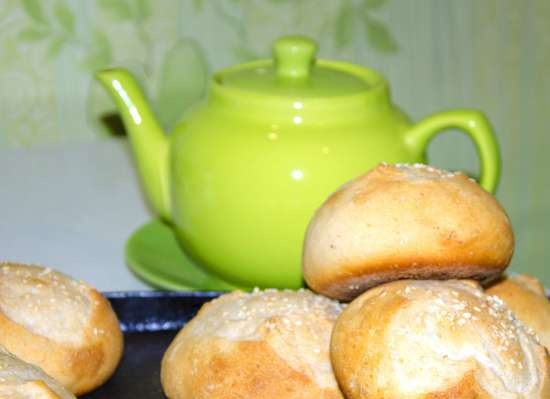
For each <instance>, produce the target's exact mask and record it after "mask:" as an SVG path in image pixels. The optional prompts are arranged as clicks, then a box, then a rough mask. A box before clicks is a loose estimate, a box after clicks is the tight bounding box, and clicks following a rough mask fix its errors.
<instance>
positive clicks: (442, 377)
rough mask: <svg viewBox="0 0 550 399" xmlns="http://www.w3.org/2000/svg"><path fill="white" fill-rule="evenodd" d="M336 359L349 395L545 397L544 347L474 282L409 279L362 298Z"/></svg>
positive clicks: (337, 334) (335, 338) (338, 335)
mask: <svg viewBox="0 0 550 399" xmlns="http://www.w3.org/2000/svg"><path fill="white" fill-rule="evenodd" d="M331 359H332V364H333V367H334V372H335V374H336V377H337V379H338V381H339V383H340V386H341V389H342V391H343V392H344V394H345V395H346V398H348V399H388V398H392V399H393V398H402V397H403V398H404V397H406V398H407V399H428V398H431V399H435V398H437V399H443V398H449V399H450V398H461V399H462V398H483V399H497V398H498V399H503V398H506V399H507V398H514V399H545V398H548V397H549V396H548V395H549V394H550V391H549V381H550V371H549V364H550V358H549V356H548V353H547V351H546V349H545V348H544V347H543V346H541V345H539V344H538V342H537V341H536V339H535V337H534V336H532V335H531V334H530V333H529V331H528V329H527V328H526V327H525V326H523V325H522V324H521V323H520V322H518V321H517V320H515V319H514V317H513V315H512V313H511V312H510V311H509V310H508V309H506V308H505V306H504V305H502V304H501V303H500V302H499V301H498V300H496V299H494V298H492V297H489V296H487V295H484V294H483V291H482V289H481V287H480V286H479V285H478V284H474V283H473V282H472V281H470V282H465V281H456V280H454V281H445V282H442V281H416V280H415V281H413V280H403V281H395V282H391V283H387V284H384V285H380V286H378V287H376V288H373V289H371V290H369V291H367V292H365V293H364V294H363V295H361V296H360V297H358V298H356V299H355V300H354V301H353V302H351V303H350V304H349V306H348V307H347V308H346V309H345V310H344V311H343V312H342V314H341V315H340V317H339V318H338V320H337V322H336V324H335V327H334V330H333V334H332V339H331Z"/></svg>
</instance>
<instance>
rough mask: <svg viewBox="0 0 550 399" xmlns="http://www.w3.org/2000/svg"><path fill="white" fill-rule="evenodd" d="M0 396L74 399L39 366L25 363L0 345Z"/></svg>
mask: <svg viewBox="0 0 550 399" xmlns="http://www.w3.org/2000/svg"><path fill="white" fill-rule="evenodd" d="M0 398H6V399H8V398H9V399H76V398H75V396H74V395H73V394H72V393H70V392H69V391H68V390H67V389H65V387H63V385H61V384H60V383H59V382H57V381H56V380H54V379H53V378H51V377H50V376H49V375H47V374H46V373H44V371H42V370H41V369H40V368H38V367H36V366H33V365H31V364H29V363H25V362H24V361H22V360H21V359H18V358H17V357H15V356H13V355H12V354H11V353H9V352H8V351H7V350H6V348H4V347H2V346H0Z"/></svg>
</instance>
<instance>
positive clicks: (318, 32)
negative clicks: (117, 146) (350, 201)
mask: <svg viewBox="0 0 550 399" xmlns="http://www.w3.org/2000/svg"><path fill="white" fill-rule="evenodd" d="M295 33H299V34H306V35H309V36H311V37H313V38H315V39H316V40H317V41H318V43H319V56H320V57H324V58H334V59H340V60H345V61H349V62H354V63H358V64H362V65H365V66H369V67H372V68H375V69H377V70H379V71H381V72H382V73H383V74H384V75H385V76H386V77H387V78H388V80H389V81H390V83H391V89H392V96H393V100H394V102H395V103H396V104H397V105H398V106H400V107H401V108H402V109H404V110H406V112H407V113H409V114H410V115H411V116H412V117H413V119H416V120H417V119H420V118H422V117H424V116H426V115H429V114H431V113H434V112H437V111H439V110H442V109H447V108H456V107H472V108H478V109H481V110H483V111H484V112H485V113H486V114H487V116H488V118H489V119H490V120H491V122H492V124H493V126H494V128H495V131H496V132H497V135H498V138H499V142H500V145H501V150H502V157H503V165H504V167H503V175H502V182H501V185H500V188H499V191H498V197H499V199H500V200H501V201H502V202H503V204H504V206H505V207H506V209H507V210H508V211H509V213H510V215H511V218H512V221H513V223H514V226H515V230H516V233H517V237H518V246H517V253H516V255H515V257H514V268H515V269H516V270H528V271H530V272H532V273H538V274H541V273H544V270H545V265H544V264H545V259H546V246H547V240H546V239H545V238H544V237H546V236H547V235H548V234H549V232H550V178H549V177H548V174H547V173H548V164H547V154H546V152H547V151H548V148H550V131H549V127H548V126H550V119H549V115H550V113H549V112H548V111H549V110H550V46H549V45H548V38H549V37H550V2H549V1H547V0H484V1H476V0H461V1H452V0H415V1H409V0H339V1H333V0H216V1H206V0H156V1H153V0H88V1H82V0H2V1H1V2H0V148H13V147H29V146H41V145H66V144H69V143H73V142H86V141H90V140H104V139H109V137H111V136H113V135H120V134H124V129H123V127H122V126H121V125H120V122H119V120H118V118H117V117H116V113H115V109H114V105H113V103H112V101H111V99H110V98H109V97H108V96H107V94H106V93H105V92H104V90H103V89H102V88H101V87H100V86H99V84H98V83H97V82H95V80H94V78H93V74H94V71H96V70H98V69H101V68H105V67H109V66H115V65H116V66H125V67H127V68H129V69H131V70H132V71H133V72H134V74H135V75H136V76H137V77H138V79H139V80H140V82H141V84H142V86H143V87H144V88H145V90H146V93H147V95H148V97H149V98H150V100H151V102H152V104H153V106H154V109H155V110H156V112H157V114H158V116H159V118H160V120H161V121H162V123H163V125H164V126H165V127H166V128H167V130H169V129H170V128H171V127H173V126H174V124H175V123H176V122H177V121H178V120H179V119H180V118H181V117H182V116H183V115H184V114H185V111H186V110H187V109H188V108H189V107H190V106H191V105H192V104H194V103H195V102H196V101H198V100H199V99H201V98H202V97H203V96H204V95H205V93H206V85H207V81H208V77H209V75H210V74H211V73H212V72H213V71H215V70H217V69H219V68H221V67H225V66H228V65H232V64H235V63H238V62H243V61H246V60H249V59H254V58H258V57H268V56H269V53H270V44H271V42H272V41H273V39H274V38H276V37H278V36H280V35H282V34H295ZM429 155H430V159H431V161H432V162H433V163H434V164H436V165H440V166H444V167H448V168H461V169H465V170H467V171H471V172H475V170H477V167H478V164H477V157H476V155H475V150H474V147H473V145H472V144H471V143H470V142H469V141H468V140H467V139H466V138H465V137H464V136H463V135H461V134H459V133H457V132H452V131H451V132H449V134H446V135H443V136H441V137H438V138H437V139H436V140H434V142H433V144H432V145H431V147H430V152H429ZM546 274H547V275H548V276H547V277H545V278H546V284H548V285H549V286H550V272H547V273H546Z"/></svg>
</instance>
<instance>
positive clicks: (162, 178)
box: [96, 68, 171, 221]
mask: <svg viewBox="0 0 550 399" xmlns="http://www.w3.org/2000/svg"><path fill="white" fill-rule="evenodd" d="M96 78H97V79H98V80H99V81H100V82H101V83H102V85H103V86H104V87H105V88H106V89H107V91H108V92H109V94H110V95H111V97H112V98H113V100H114V101H115V103H116V106H117V108H118V111H119V112H120V114H121V116H122V121H123V123H124V127H125V128H126V131H127V133H128V136H129V138H130V143H131V147H132V151H133V153H134V157H135V159H136V163H137V167H138V173H139V177H140V179H141V183H142V185H143V188H144V191H145V194H146V195H147V197H148V199H149V201H150V202H151V204H152V206H153V208H154V210H155V211H156V212H157V213H158V214H159V215H160V216H161V217H162V218H163V219H165V220H168V221H170V219H171V216H170V204H169V176H168V172H169V168H168V163H169V159H168V157H169V151H168V149H169V142H168V137H167V136H166V135H165V134H164V132H163V131H162V128H161V127H160V124H159V123H158V121H157V119H156V117H155V116H154V114H153V112H152V110H151V108H150V107H149V105H148V103H147V100H146V99H145V96H144V95H143V91H142V90H141V88H140V87H139V84H138V83H137V82H136V80H135V79H134V78H133V76H132V75H131V74H130V73H129V72H128V71H127V70H125V69H122V68H116V69H106V70H103V71H99V72H97V73H96Z"/></svg>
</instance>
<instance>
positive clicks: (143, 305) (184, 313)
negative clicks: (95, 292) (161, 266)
mask: <svg viewBox="0 0 550 399" xmlns="http://www.w3.org/2000/svg"><path fill="white" fill-rule="evenodd" d="M104 295H105V296H106V297H107V298H108V299H109V300H110V301H111V304H112V306H113V309H114V311H115V312H116V314H117V316H118V318H119V320H120V324H121V327H122V331H123V332H124V355H123V356H122V360H121V362H120V364H119V366H118V368H117V370H116V371H115V374H114V375H113V376H112V377H111V379H110V380H109V381H107V383H106V384H104V385H103V386H102V387H100V388H98V389H97V390H95V391H93V392H91V393H89V394H88V395H84V396H81V398H85V399H100V398H101V399H106V398H113V399H126V398H128V399H130V398H132V399H136V398H140V399H153V398H154V399H164V398H165V396H164V395H163V393H162V388H161V386H160V361H161V359H162V355H163V354H164V352H165V350H166V348H167V347H168V345H169V344H170V342H171V341H172V339H173V338H174V336H175V335H176V334H177V332H178V331H179V330H180V329H181V327H182V326H183V325H184V324H185V323H187V321H189V320H190V319H191V318H192V317H193V316H194V315H195V314H196V313H197V311H198V310H199V309H200V307H201V306H202V304H203V303H205V302H207V301H209V300H211V299H213V298H215V297H217V296H219V295H220V293H219V292H166V291H130V292H108V293H104Z"/></svg>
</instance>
